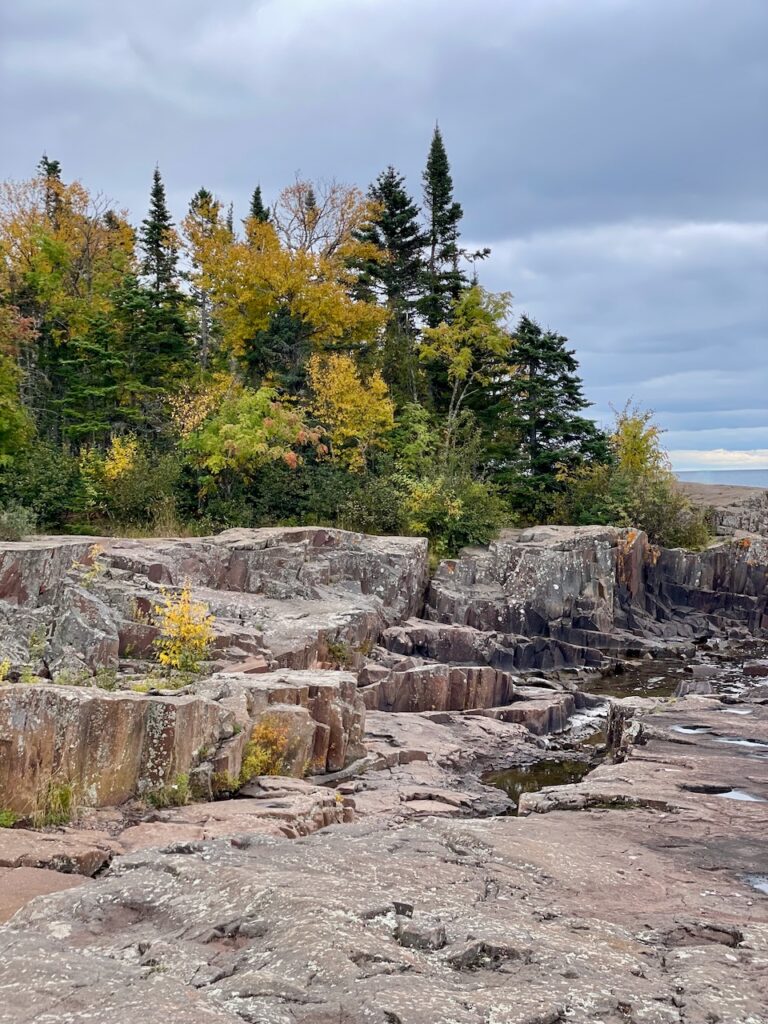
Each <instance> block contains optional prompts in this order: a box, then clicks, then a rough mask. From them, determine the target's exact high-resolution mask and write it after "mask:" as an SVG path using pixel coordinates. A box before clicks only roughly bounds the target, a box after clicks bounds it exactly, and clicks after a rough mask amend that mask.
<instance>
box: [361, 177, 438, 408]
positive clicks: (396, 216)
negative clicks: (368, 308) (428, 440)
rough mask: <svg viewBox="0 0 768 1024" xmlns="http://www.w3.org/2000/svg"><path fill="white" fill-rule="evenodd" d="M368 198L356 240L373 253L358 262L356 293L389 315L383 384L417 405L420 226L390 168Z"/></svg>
mask: <svg viewBox="0 0 768 1024" xmlns="http://www.w3.org/2000/svg"><path fill="white" fill-rule="evenodd" d="M368 198H369V199H370V201H371V204H372V209H373V210H375V213H374V215H373V216H372V217H371V219H370V221H369V222H368V223H367V224H366V226H365V228H364V229H363V230H362V231H360V232H358V234H357V237H358V239H359V240H360V241H361V242H363V243H365V244H366V249H368V248H370V249H372V250H373V251H372V252H371V254H370V255H369V256H368V258H365V259H362V260H361V261H360V263H359V264H358V270H359V277H358V283H357V292H358V295H359V296H360V297H361V298H364V299H366V300H367V301H377V302H379V303H381V304H382V305H384V306H385V307H386V309H387V313H388V315H389V317H388V321H387V324H386V327H385V330H384V339H383V351H382V359H381V363H382V372H383V375H384V379H385V381H386V382H387V384H388V385H389V387H390V389H391V390H392V393H393V395H394V397H395V398H396V400H398V401H399V402H407V401H417V400H418V397H419V391H420V388H419V370H418V354H417V351H416V342H417V329H416V308H417V303H418V299H419V294H420V288H421V285H422V282H423V276H424V246H425V244H426V236H425V235H424V233H423V232H422V230H421V227H420V226H419V219H418V218H419V208H418V206H417V205H416V204H415V203H414V201H413V200H412V199H411V197H410V196H409V195H408V192H407V191H406V188H405V181H404V179H403V177H402V175H400V174H398V173H397V171H396V170H395V169H394V168H393V167H388V168H387V169H386V170H385V171H382V173H381V174H380V175H379V176H378V178H377V179H376V181H375V182H374V183H373V184H372V185H371V187H370V188H369V189H368Z"/></svg>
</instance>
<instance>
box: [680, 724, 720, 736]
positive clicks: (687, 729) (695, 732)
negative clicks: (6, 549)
mask: <svg viewBox="0 0 768 1024" xmlns="http://www.w3.org/2000/svg"><path fill="white" fill-rule="evenodd" d="M711 731H712V730H711V729H710V728H709V726H708V725H673V726H672V727H671V728H670V732H681V733H683V735H684V736H700V735H701V734H702V733H705V732H711Z"/></svg>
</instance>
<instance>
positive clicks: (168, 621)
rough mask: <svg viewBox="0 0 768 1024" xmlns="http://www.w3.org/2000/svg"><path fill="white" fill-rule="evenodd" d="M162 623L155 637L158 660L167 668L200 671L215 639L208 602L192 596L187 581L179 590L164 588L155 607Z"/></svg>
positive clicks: (159, 622) (158, 619) (213, 619)
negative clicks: (197, 599)
mask: <svg viewBox="0 0 768 1024" xmlns="http://www.w3.org/2000/svg"><path fill="white" fill-rule="evenodd" d="M154 612H155V616H156V617H157V622H158V625H159V627H160V635H159V636H158V638H157V639H156V640H155V649H156V650H157V660H158V661H159V662H160V664H161V665H164V666H165V667H166V668H168V669H178V670H179V671H180V672H197V671H198V669H199V668H200V662H201V661H202V660H203V659H204V658H205V656H206V654H207V653H208V650H209V649H210V646H211V643H212V642H213V637H214V633H213V623H214V622H215V621H216V620H215V616H213V615H211V613H210V611H209V608H208V605H207V604H205V603H204V602H202V601H194V600H193V599H192V591H191V589H190V586H189V584H188V583H185V584H184V586H183V587H182V588H181V590H180V591H179V592H178V593H177V594H172V593H170V592H169V591H167V590H163V591H162V601H161V602H160V603H158V604H156V605H155V607H154Z"/></svg>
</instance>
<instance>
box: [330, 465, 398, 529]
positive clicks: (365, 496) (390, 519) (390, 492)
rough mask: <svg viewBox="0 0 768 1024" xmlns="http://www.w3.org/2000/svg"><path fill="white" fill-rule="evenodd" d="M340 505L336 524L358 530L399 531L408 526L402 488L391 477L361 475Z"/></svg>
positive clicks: (343, 527)
mask: <svg viewBox="0 0 768 1024" xmlns="http://www.w3.org/2000/svg"><path fill="white" fill-rule="evenodd" d="M358 483H359V486H358V487H357V488H356V489H355V490H354V491H353V492H352V493H351V494H349V495H348V496H347V497H346V498H345V499H344V501H342V502H341V503H340V505H339V507H338V511H337V513H336V525H337V526H339V527H340V528H341V529H342V530H354V531H356V532H358V533H379V534H399V533H402V532H403V530H404V529H405V525H406V524H405V520H404V516H403V499H404V495H403V492H402V489H401V488H400V487H398V486H397V484H396V483H395V481H394V480H392V479H391V478H389V477H376V476H362V477H360V478H359V479H358Z"/></svg>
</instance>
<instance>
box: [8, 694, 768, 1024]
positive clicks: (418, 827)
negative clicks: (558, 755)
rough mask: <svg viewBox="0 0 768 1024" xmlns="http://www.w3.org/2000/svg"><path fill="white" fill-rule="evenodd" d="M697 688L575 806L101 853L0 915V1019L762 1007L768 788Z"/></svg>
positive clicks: (298, 1018)
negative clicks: (69, 883)
mask: <svg viewBox="0 0 768 1024" xmlns="http://www.w3.org/2000/svg"><path fill="white" fill-rule="evenodd" d="M689 701H690V703H689ZM702 701H705V699H704V698H689V699H688V700H686V701H683V702H680V705H681V706H677V705H670V706H668V710H665V709H664V708H665V706H663V705H658V704H657V705H655V713H654V714H651V715H646V716H645V718H644V719H643V721H644V722H645V724H648V725H649V726H650V728H651V730H652V733H653V734H652V735H651V736H650V738H649V740H648V743H647V744H646V745H645V746H642V747H639V748H632V749H631V750H630V751H629V754H628V759H627V760H626V761H625V762H624V763H622V764H620V765H616V766H615V767H614V768H612V769H610V770H609V769H605V770H603V769H599V770H598V771H597V772H594V773H592V775H590V776H587V778H586V779H585V781H584V782H582V783H581V784H579V786H576V787H572V788H573V790H574V791H575V792H576V793H579V792H581V793H584V794H588V793H593V794H594V799H593V800H592V801H591V802H590V800H588V799H586V798H585V799H584V800H576V799H573V800H571V801H569V802H566V801H563V802H558V801H557V800H554V801H552V802H551V803H550V805H549V807H547V808H545V807H543V806H540V807H537V808H535V809H537V810H540V811H543V810H547V813H534V814H529V815H528V816H527V817H520V818H513V817H502V818H494V819H490V820H489V819H483V820H475V821H472V820H451V819H448V820H444V819H442V818H441V817H426V818H422V819H420V820H418V821H412V822H410V823H407V824H404V825H402V826H399V827H392V825H391V822H389V823H388V822H380V821H378V820H377V819H376V817H375V815H374V816H372V817H371V818H370V820H367V821H363V822H360V823H357V824H350V825H347V826H345V827H344V828H343V829H339V828H333V829H329V830H327V831H324V832H320V833H318V834H316V835H312V836H309V837H307V838H305V839H302V840H300V841H299V842H298V843H297V842H290V841H288V840H284V839H276V838H272V837H270V836H264V835H248V836H244V835H240V836H234V837H232V838H227V839H223V838H222V839H216V840H212V841H189V840H180V841H178V842H176V843H171V844H169V845H168V846H166V847H165V848H164V849H162V850H157V849H155V850H149V851H143V850H142V851H139V852H136V853H133V854H130V855H127V856H124V857H120V858H118V859H117V860H115V861H113V863H112V866H111V867H110V868H109V870H108V872H107V873H106V875H105V876H103V877H102V878H100V879H98V880H96V881H94V882H92V883H88V884H87V885H85V886H81V887H79V888H76V889H73V890H71V891H69V892H66V891H65V892H60V893H58V894H56V895H54V896H48V897H42V898H40V899H38V900H35V901H33V902H32V903H30V904H29V905H28V906H27V907H25V908H23V909H22V910H21V911H19V913H17V915H16V916H15V917H14V919H13V920H12V921H11V922H9V923H8V924H7V925H6V926H5V927H4V928H2V929H0V1020H2V1021H8V1022H9V1024H10V1022H11V1021H13V1022H14V1024H25V1022H28V1024H32V1022H33V1021H38V1020H45V1021H46V1022H48V1024H70V1022H72V1021H74V1020H78V1019H85V1014H86V1013H87V1014H88V1015H89V1017H90V1019H95V1020H127V1019H134V1018H135V1019H141V1020H142V1021H145V1022H146V1024H161V1022H162V1024H165V1021H167V1020H174V1021H181V1022H188V1024H197V1022H201V1021H207V1020H211V1021H221V1022H231V1024H235V1022H238V1021H242V1020H249V1021H264V1022H266V1021H269V1022H270V1024H297V1022H298V1024H337V1022H342V1024H353V1022H354V1024H358V1022H360V1021H371V1022H372V1024H392V1022H393V1021H399V1022H401V1024H436V1022H447V1021H451V1022H455V1024H478V1022H481V1021H484V1022H499V1024H500V1022H502V1021H503V1022H504V1024H533V1022H544V1021H547V1022H550V1024H555V1022H556V1021H560V1020H569V1019H573V1020H576V1021H579V1022H584V1024H587V1022H592V1021H594V1022H597V1021H603V1022H605V1021H609V1022H616V1024H619V1022H620V1021H622V1020H635V1021H638V1022H641V1021H642V1022H644V1024H679V1022H680V1021H681V1020H689V1021H697V1022H698V1021H701V1022H705V1021H710V1022H716V1021H722V1022H726V1021H727V1022H728V1024H764V1022H765V1020H766V1016H765V1007H766V1006H768V985H767V984H766V977H765V970H764V966H765V958H766V955H767V954H768V903H767V902H766V899H765V897H764V896H763V895H761V889H760V886H761V885H763V886H764V885H766V884H768V879H766V878H765V864H766V854H767V853H768V846H767V845H766V843H767V841H766V838H765V837H766V831H765V829H766V824H767V822H766V817H765V815H766V811H765V808H766V807H768V801H766V797H768V788H767V787H768V783H766V780H765V777H764V772H763V768H762V767H761V763H760V761H758V760H755V759H754V753H753V752H752V751H750V750H749V749H748V748H747V747H746V746H739V745H737V744H733V743H730V744H728V743H718V742H716V737H717V736H720V737H721V738H727V737H729V736H730V732H729V731H728V730H729V729H730V726H725V725H720V724H719V723H720V722H721V721H723V722H725V721H726V720H727V721H731V719H730V718H729V716H728V715H727V707H728V706H727V705H722V704H721V703H720V702H718V701H715V700H709V701H706V705H705V704H702ZM686 707H687V708H688V709H689V710H688V711H687V712H686V711H685V708H686ZM750 709H751V712H752V714H751V715H750V716H748V717H750V719H751V721H750V724H749V726H748V727H747V726H744V727H743V728H744V730H745V731H744V735H743V736H742V735H741V733H739V735H738V736H737V738H750V737H752V738H754V737H760V736H764V735H765V717H766V714H768V712H766V710H765V709H764V708H762V707H761V706H760V705H758V704H754V705H750ZM636 713H637V714H639V715H640V716H641V717H642V715H643V711H642V708H640V709H639V710H638V711H637V712H636ZM702 716H705V717H704V719H703V721H704V722H705V724H706V725H707V727H708V728H709V729H710V730H711V734H710V735H708V736H707V738H705V739H704V740H702V739H701V738H700V737H699V736H698V735H696V734H693V733H688V734H686V733H684V732H682V733H681V732H679V731H678V732H676V731H675V726H679V727H680V728H686V727H687V728H689V729H690V728H694V727H695V726H696V724H697V723H698V722H699V720H700V719H702ZM382 717H389V716H382ZM656 733H658V737H659V738H658V739H657V738H655V734H656ZM674 737H679V738H680V740H681V741H683V742H676V741H675V740H674V739H673V738H674ZM702 748H703V749H702ZM700 756H701V758H702V759H701V760H700ZM648 772H650V773H651V774H650V776H648V775H646V773H648ZM646 778H648V780H649V781H648V783H647V784H646V782H644V781H643V780H645V779H646ZM593 780H594V781H593ZM718 781H719V785H717V784H716V782H718ZM736 785H738V786H741V787H743V788H745V789H746V788H748V789H749V795H751V796H752V797H753V799H752V800H751V801H749V800H744V799H729V798H728V795H727V794H728V792H732V787H734V786H736ZM569 788H570V787H565V790H568V789H569ZM562 791H563V790H560V791H559V792H562ZM724 791H725V792H724ZM433 803H435V804H437V803H438V801H433ZM590 806H591V807H592V808H593V809H592V810H591V811H590V810H588V808H589V807H590ZM580 807H581V808H586V809H587V810H582V811H581V812H579V808H580ZM611 807H615V808H616V809H615V810H611V809H610V808H611ZM558 808H570V809H558ZM529 809H530V810H534V808H533V807H530V808H529ZM670 812H674V813H670ZM79 1015H82V1017H81V1016H79Z"/></svg>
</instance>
